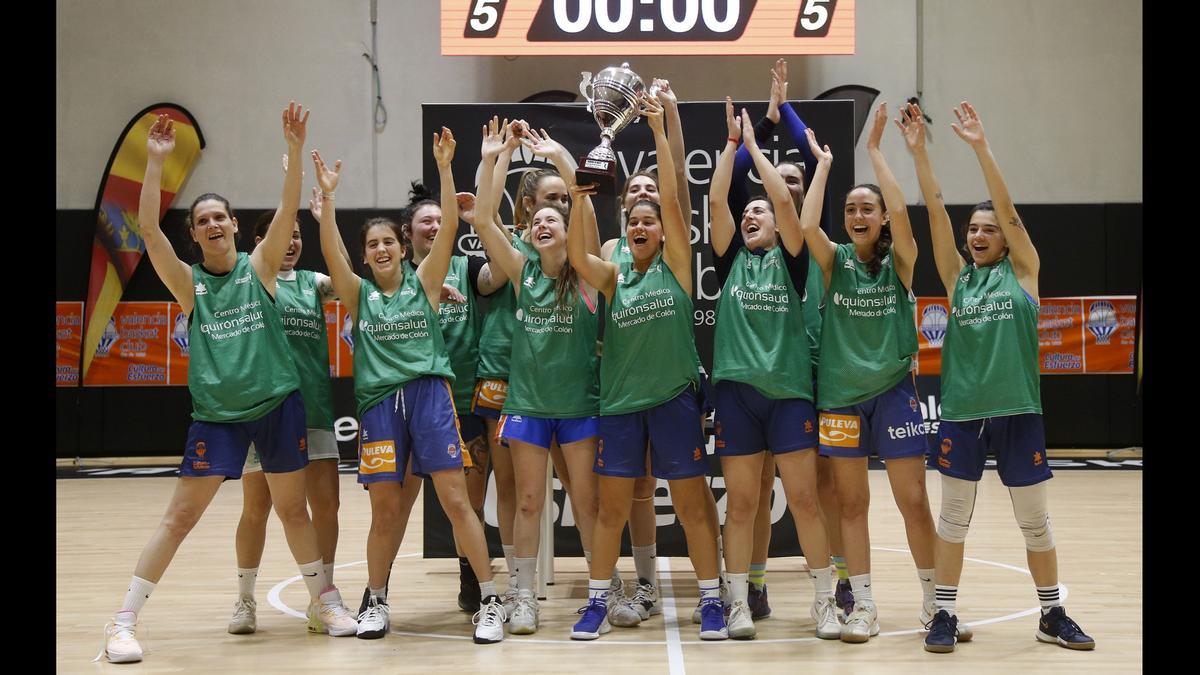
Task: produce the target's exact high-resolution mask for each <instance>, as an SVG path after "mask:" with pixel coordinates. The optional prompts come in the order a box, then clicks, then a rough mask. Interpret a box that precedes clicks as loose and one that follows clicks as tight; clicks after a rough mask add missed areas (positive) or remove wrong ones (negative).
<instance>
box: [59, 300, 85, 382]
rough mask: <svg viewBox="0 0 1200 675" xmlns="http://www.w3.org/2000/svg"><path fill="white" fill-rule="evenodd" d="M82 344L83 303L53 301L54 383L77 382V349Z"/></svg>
mask: <svg viewBox="0 0 1200 675" xmlns="http://www.w3.org/2000/svg"><path fill="white" fill-rule="evenodd" d="M82 344H83V303H82V302H56V303H54V384H55V386H59V387H74V386H78V384H79V349H80V346H82Z"/></svg>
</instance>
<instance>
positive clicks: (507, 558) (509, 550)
mask: <svg viewBox="0 0 1200 675" xmlns="http://www.w3.org/2000/svg"><path fill="white" fill-rule="evenodd" d="M500 548H502V549H504V564H506V565H508V575H509V576H512V575H514V574H516V573H517V563H515V562H513V561H514V560H515V559H516V557H517V546H516V544H502V545H501V546H500Z"/></svg>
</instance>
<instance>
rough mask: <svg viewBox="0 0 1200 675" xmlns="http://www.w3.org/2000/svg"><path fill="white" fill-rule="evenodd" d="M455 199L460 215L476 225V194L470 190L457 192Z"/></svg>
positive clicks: (472, 224)
mask: <svg viewBox="0 0 1200 675" xmlns="http://www.w3.org/2000/svg"><path fill="white" fill-rule="evenodd" d="M454 199H455V201H457V202H458V217H459V218H462V219H463V220H465V221H466V222H467V224H468V225H470V226H471V227H475V195H473V194H471V193H470V192H456V193H454Z"/></svg>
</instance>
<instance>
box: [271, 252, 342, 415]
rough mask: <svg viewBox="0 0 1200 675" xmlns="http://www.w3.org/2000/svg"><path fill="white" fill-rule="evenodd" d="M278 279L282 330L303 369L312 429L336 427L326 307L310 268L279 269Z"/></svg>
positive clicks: (302, 382) (302, 387)
mask: <svg viewBox="0 0 1200 675" xmlns="http://www.w3.org/2000/svg"><path fill="white" fill-rule="evenodd" d="M280 274H281V275H287V278H284V277H283V276H277V277H276V278H275V300H276V301H277V302H278V303H279V312H280V314H281V315H282V317H283V332H284V333H285V334H286V335H287V341H288V344H289V345H291V348H292V357H293V358H294V360H295V361H296V369H297V370H298V371H299V372H300V395H301V396H303V397H304V414H305V417H306V418H307V419H308V422H307V424H308V428H309V429H332V428H333V387H332V385H331V384H330V381H329V336H328V334H327V332H326V330H325V306H324V305H323V304H322V303H321V291H320V289H318V288H317V274H316V272H312V271H310V270H294V274H289V273H288V272H280Z"/></svg>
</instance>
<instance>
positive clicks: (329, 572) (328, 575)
mask: <svg viewBox="0 0 1200 675" xmlns="http://www.w3.org/2000/svg"><path fill="white" fill-rule="evenodd" d="M322 567H324V568H325V582H326V583H327V584H329V585H330V586H332V585H333V563H331V562H328V563H324V564H323V565H322Z"/></svg>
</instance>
